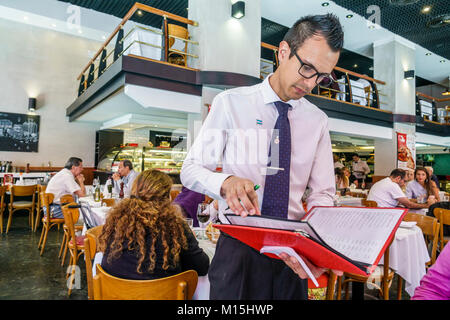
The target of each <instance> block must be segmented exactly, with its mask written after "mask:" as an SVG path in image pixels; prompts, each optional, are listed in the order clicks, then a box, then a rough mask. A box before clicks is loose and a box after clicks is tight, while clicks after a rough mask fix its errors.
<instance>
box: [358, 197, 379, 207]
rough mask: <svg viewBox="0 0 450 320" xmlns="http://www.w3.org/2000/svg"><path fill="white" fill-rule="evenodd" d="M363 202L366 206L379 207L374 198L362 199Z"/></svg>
mask: <svg viewBox="0 0 450 320" xmlns="http://www.w3.org/2000/svg"><path fill="white" fill-rule="evenodd" d="M361 204H362V205H363V206H364V207H366V208H377V207H378V203H377V202H376V201H373V200H367V199H362V200H361Z"/></svg>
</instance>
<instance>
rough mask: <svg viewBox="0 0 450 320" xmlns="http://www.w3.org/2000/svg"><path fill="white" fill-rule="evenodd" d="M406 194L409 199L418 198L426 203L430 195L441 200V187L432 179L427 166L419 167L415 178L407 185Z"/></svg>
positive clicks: (420, 201)
mask: <svg viewBox="0 0 450 320" xmlns="http://www.w3.org/2000/svg"><path fill="white" fill-rule="evenodd" d="M406 196H407V197H408V199H417V201H418V202H419V203H425V202H426V201H427V199H428V197H430V196H434V198H435V199H436V200H437V201H438V202H439V201H440V198H439V189H438V187H437V186H436V183H435V182H434V181H433V180H431V179H430V175H429V174H428V171H427V170H426V169H425V168H422V167H417V168H416V171H415V172H414V180H412V181H411V182H409V183H408V185H407V186H406Z"/></svg>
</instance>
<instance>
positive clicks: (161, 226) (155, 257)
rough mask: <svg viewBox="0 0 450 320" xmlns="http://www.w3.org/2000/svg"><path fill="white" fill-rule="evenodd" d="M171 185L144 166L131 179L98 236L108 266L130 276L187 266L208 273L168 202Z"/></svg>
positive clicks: (205, 262)
mask: <svg viewBox="0 0 450 320" xmlns="http://www.w3.org/2000/svg"><path fill="white" fill-rule="evenodd" d="M171 186H172V180H171V178H170V177H169V176H168V175H167V174H165V173H163V172H160V171H157V170H146V171H144V172H142V173H141V174H139V176H138V177H137V178H136V179H135V181H134V183H133V186H132V189H131V195H130V198H126V199H123V200H122V201H121V202H120V203H119V204H117V205H116V206H115V207H114V208H112V209H111V212H110V213H109V214H108V217H107V219H106V223H105V225H104V226H103V230H102V234H101V236H100V238H99V249H100V250H101V251H103V252H104V255H103V259H102V263H101V266H102V268H103V269H104V270H105V271H106V272H108V273H109V274H111V275H113V276H116V277H119V278H123V279H132V280H147V279H158V278H163V277H168V276H172V275H175V274H177V273H180V272H183V271H186V270H191V269H192V270H195V271H197V273H198V275H199V276H204V275H206V274H207V272H208V268H209V258H208V256H207V255H206V253H204V252H203V250H202V249H201V248H200V247H199V246H198V242H197V240H196V239H195V236H194V235H193V233H192V231H191V229H190V228H189V227H188V225H187V223H186V222H185V221H184V219H183V216H182V215H181V213H180V212H179V211H178V210H177V209H176V207H175V206H173V205H172V204H171V200H170V189H171Z"/></svg>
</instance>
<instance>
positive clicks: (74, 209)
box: [61, 202, 80, 250]
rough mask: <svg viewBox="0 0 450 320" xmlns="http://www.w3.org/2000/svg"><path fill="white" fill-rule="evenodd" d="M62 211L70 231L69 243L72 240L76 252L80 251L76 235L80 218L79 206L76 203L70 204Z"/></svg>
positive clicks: (63, 207)
mask: <svg viewBox="0 0 450 320" xmlns="http://www.w3.org/2000/svg"><path fill="white" fill-rule="evenodd" d="M61 209H62V213H63V215H64V224H65V225H66V226H67V229H68V231H69V241H70V240H72V243H73V246H74V247H75V250H78V248H77V241H76V235H75V223H76V222H77V221H78V218H79V217H80V211H79V205H78V204H77V203H76V202H70V203H68V204H66V205H64V206H62V207H61Z"/></svg>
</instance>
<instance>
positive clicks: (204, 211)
mask: <svg viewBox="0 0 450 320" xmlns="http://www.w3.org/2000/svg"><path fill="white" fill-rule="evenodd" d="M208 206H209V205H208V204H207V203H200V204H199V205H198V208H197V220H198V223H199V225H200V229H201V232H200V235H199V238H200V239H206V233H205V229H206V225H207V223H208V221H209V218H210V213H209V209H208Z"/></svg>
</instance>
